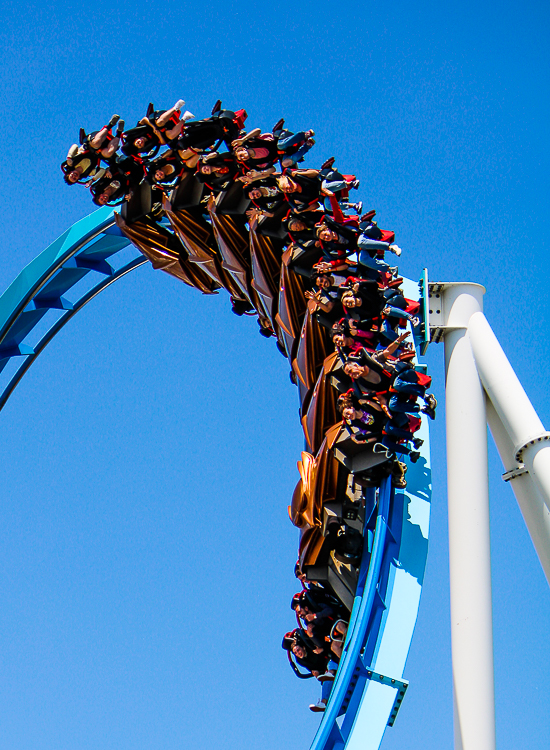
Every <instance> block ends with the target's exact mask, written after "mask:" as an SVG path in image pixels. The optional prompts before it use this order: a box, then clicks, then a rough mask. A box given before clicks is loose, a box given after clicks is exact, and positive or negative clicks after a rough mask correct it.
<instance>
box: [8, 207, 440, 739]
mask: <svg viewBox="0 0 550 750" xmlns="http://www.w3.org/2000/svg"><path fill="white" fill-rule="evenodd" d="M144 263H147V259H146V258H145V257H144V256H143V255H142V254H141V253H139V252H138V251H137V250H136V249H135V248H134V247H133V245H131V243H130V242H129V240H128V239H127V238H126V237H124V236H123V235H122V234H121V232H120V230H119V229H118V228H117V227H116V225H115V223H114V214H113V211H112V209H109V208H102V209H100V210H99V211H96V212H95V213H93V214H91V215H90V216H87V217H86V218H84V219H82V220H81V221H79V222H77V223H76V224H74V225H73V226H72V227H71V228H70V229H68V230H67V231H66V232H65V233H64V234H63V235H62V236H61V237H59V238H58V239H57V240H56V241H55V242H53V243H52V244H51V245H50V246H49V247H48V248H46V250H44V251H43V252H42V253H41V254H40V255H38V256H37V257H36V258H35V259H34V260H33V261H31V263H29V265H28V266H26V267H25V268H24V269H23V270H22V271H21V273H20V274H19V276H18V277H17V278H16V279H15V280H14V281H13V283H12V284H11V285H10V286H9V287H8V289H7V290H6V291H5V292H4V294H3V295H2V296H1V297H0V374H1V373H4V372H5V371H7V370H6V368H7V367H8V365H10V364H11V365H12V369H13V370H14V371H13V373H12V374H11V375H10V377H9V378H8V379H7V381H6V382H5V384H4V385H2V386H0V409H2V408H3V407H4V405H5V403H6V401H7V400H8V398H9V397H10V395H11V393H12V392H13V390H14V389H15V387H16V386H17V384H18V383H19V382H20V380H21V378H22V377H23V375H24V374H25V373H26V372H27V370H28V369H29V367H30V366H31V365H32V363H33V362H34V361H35V360H36V358H37V357H38V355H39V354H40V352H42V351H43V350H44V348H45V346H46V345H47V344H48V343H49V342H50V341H51V340H52V338H53V337H54V336H55V335H56V334H57V333H58V332H59V331H60V330H61V329H62V328H63V327H64V326H65V324H66V323H68V321H69V320H70V319H71V318H72V317H73V316H74V315H75V314H76V313H77V312H78V311H79V310H81V309H82V308H83V307H84V305H86V304H87V303H88V302H89V301H90V300H92V299H93V298H94V297H95V296H96V295H98V294H99V293H100V292H102V291H103V290H104V289H106V288H107V287H109V286H110V285H111V284H112V283H114V282H115V281H117V280H118V279H120V278H122V277H123V276H125V275H126V274H127V273H129V272H130V271H132V270H134V269H136V268H138V267H139V266H141V265H143V264H144ZM83 280H84V281H85V282H86V283H85V284H82V283H81V282H83ZM414 287H415V285H414V283H413V282H411V281H406V282H405V293H406V294H407V296H408V297H411V298H412V297H414V296H415V294H416V290H415V288H414ZM68 293H70V294H71V295H72V299H68V298H67V297H65V295H66V294H68ZM51 311H56V313H57V317H54V319H51V320H48V321H47V322H46V316H47V314H48V313H51ZM45 322H46V325H44V323H45ZM33 335H34V339H36V340H33ZM419 436H420V437H422V438H423V440H424V446H423V448H422V457H421V459H420V460H419V461H418V462H417V463H416V464H414V465H409V467H408V474H407V480H408V484H407V488H406V489H405V490H404V491H395V490H393V489H392V486H391V480H390V479H389V478H388V479H387V480H385V481H384V482H383V483H382V485H381V487H380V488H379V490H370V491H369V493H368V497H367V511H368V513H370V518H369V519H368V521H367V523H366V524H365V544H364V552H363V559H362V562H361V566H360V573H359V583H358V587H357V592H356V596H355V601H354V606H353V610H352V614H351V618H350V623H349V628H348V634H347V638H346V643H345V645H344V649H343V654H342V659H341V661H340V666H339V669H338V673H337V675H336V679H335V681H334V685H333V689H332V692H331V695H330V699H329V702H328V704H327V708H326V711H325V713H324V714H323V718H322V721H321V724H320V726H319V729H318V731H317V733H316V735H315V738H314V740H313V744H312V746H311V750H333V749H334V750H340V749H341V748H346V750H359V749H360V750H376V749H377V748H378V747H379V746H380V743H381V741H382V738H383V736H384V732H385V730H386V727H387V726H388V725H389V726H391V725H392V724H393V721H394V720H395V717H396V714H397V711H398V709H399V706H400V704H401V701H402V699H403V696H404V694H405V691H406V689H407V683H406V682H405V681H404V680H403V678H402V674H403V670H404V667H405V662H406V658H407V654H408V650H409V646H410V642H411V639H412V634H413V630H414V625H415V622H416V617H417V613H418V606H419V601H420V592H421V588H422V581H423V575H424V567H425V562H426V556H427V545H428V529H429V511H430V499H431V475H430V464H429V456H430V453H429V430H428V426H427V424H425V420H424V421H423V424H422V427H421V431H420V433H419Z"/></svg>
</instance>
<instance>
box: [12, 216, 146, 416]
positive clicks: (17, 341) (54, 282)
mask: <svg viewBox="0 0 550 750" xmlns="http://www.w3.org/2000/svg"><path fill="white" fill-rule="evenodd" d="M123 251H124V253H123ZM129 251H130V252H129ZM123 254H124V256H127V255H130V257H129V258H128V257H124V259H123V261H122V263H121V264H119V265H118V267H117V265H115V264H113V261H115V260H117V256H121V255H123ZM144 263H147V259H146V258H145V257H144V256H143V255H142V254H141V253H138V251H137V250H135V248H134V247H133V245H131V243H130V242H129V240H128V239H127V238H126V237H124V236H123V235H122V233H121V232H120V230H119V229H118V227H116V226H115V222H114V214H113V210H112V209H109V208H101V209H99V211H95V212H94V213H93V214H91V215H90V216H86V217H85V218H84V219H81V220H80V221H78V222H77V223H76V224H74V225H73V226H72V227H70V229H68V230H67V231H66V232H64V233H63V234H62V235H61V237H59V238H58V239H57V240H55V242H52V244H51V245H50V246H49V247H47V248H46V249H45V250H44V251H43V252H42V253H40V255H38V256H37V257H36V258H35V259H34V260H33V261H31V262H30V263H29V265H28V266H26V267H25V268H24V269H23V270H22V271H21V273H20V274H19V276H18V277H17V278H16V279H15V280H14V281H13V283H12V284H11V285H10V286H9V287H8V289H6V291H5V292H4V294H3V295H2V296H1V297H0V373H2V372H3V371H4V370H5V368H6V367H7V366H8V365H9V364H10V363H12V362H15V363H16V366H15V368H14V369H15V372H14V373H13V374H12V375H11V377H10V378H9V380H8V381H7V383H5V384H4V385H3V387H2V390H1V391H0V409H2V408H3V407H4V405H5V404H6V401H7V400H8V398H9V397H10V395H11V394H12V393H13V391H14V389H15V387H16V386H17V384H18V383H19V381H20V380H21V378H22V377H23V375H24V374H25V373H26V372H27V370H28V369H29V367H30V366H31V365H32V363H33V362H34V361H35V359H36V358H37V357H38V355H39V354H40V352H42V351H43V350H44V348H45V347H46V345H47V344H48V343H49V342H50V341H51V340H52V338H53V337H54V336H55V335H56V334H57V333H58V332H59V331H60V330H61V329H62V328H63V326H64V325H65V324H66V323H68V322H69V320H70V319H71V318H72V317H73V316H74V315H76V313H77V312H78V311H79V310H81V309H82V308H83V307H84V305H86V304H87V303H88V302H89V301H90V300H92V299H93V298H94V297H95V296H97V295H98V294H99V293H100V292H102V291H103V290H104V289H107V287H109V286H110V285H111V284H113V283H114V282H115V281H117V280H118V279H120V278H122V277H123V276H125V275H126V274H127V273H129V272H130V271H133V270H134V269H135V268H139V266H141V265H143V264H144ZM84 280H85V281H84ZM81 282H84V283H81ZM86 282H88V283H86ZM76 285H78V287H77V288H76V289H74V287H76ZM70 290H74V293H73V299H72V300H69V299H67V298H66V297H65V296H64V295H65V294H67V293H68V292H70ZM50 311H58V315H57V316H55V317H54V318H53V319H52V320H51V321H47V324H46V325H43V324H44V323H45V322H46V321H45V316H46V315H47V314H48V313H49V312H50ZM39 329H40V330H39ZM36 333H38V335H36ZM33 334H35V336H34V338H35V339H37V340H36V341H33V342H32V344H31V343H29V340H30V339H31V338H32V336H33Z"/></svg>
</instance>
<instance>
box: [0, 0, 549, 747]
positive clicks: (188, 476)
mask: <svg viewBox="0 0 550 750" xmlns="http://www.w3.org/2000/svg"><path fill="white" fill-rule="evenodd" d="M0 13H1V18H0V20H1V21H2V23H1V24H0V39H1V45H0V65H1V69H2V71H3V76H2V80H1V82H0V95H1V101H2V102H3V104H4V108H3V110H4V123H3V129H2V146H3V148H2V154H3V156H2V159H1V160H0V162H1V163H0V191H1V192H0V201H1V205H2V216H3V222H2V226H1V230H0V231H1V243H2V254H1V258H0V284H1V286H2V288H5V287H6V286H7V285H8V284H9V283H10V282H11V280H12V279H13V278H14V276H15V275H16V274H17V273H18V272H19V270H20V269H21V268H22V267H23V266H24V265H25V264H26V263H27V262H29V261H30V260H31V259H32V258H33V257H34V256H35V255H36V254H37V253H38V252H39V251H40V250H42V249H43V248H44V247H45V246H46V245H47V244H48V243H49V242H50V241H52V240H53V239H55V237H57V236H58V235H59V234H60V233H61V232H62V231H64V229H66V228H67V227H68V226H69V225H70V224H72V223H73V222H74V221H76V220H77V219H78V218H80V217H81V216H83V215H85V214H86V213H89V212H90V210H91V208H92V205H91V203H90V202H89V199H88V196H87V195H86V192H85V190H83V189H79V188H77V187H75V188H68V187H67V186H65V184H64V183H63V181H62V179H61V173H60V171H59V163H60V162H61V161H62V159H63V158H64V156H65V154H66V150H67V148H68V146H69V145H70V144H71V143H72V142H73V141H74V140H75V138H76V134H77V132H78V128H79V127H80V126H84V127H86V128H88V129H92V128H94V127H96V126H98V125H101V124H102V123H104V122H105V121H106V120H107V119H108V118H109V117H110V115H111V114H112V113H113V112H118V113H119V114H121V115H122V116H124V117H125V118H126V120H127V122H129V123H133V122H135V121H136V120H137V119H138V117H140V116H141V115H142V114H143V113H144V111H145V109H146V107H147V103H148V102H149V101H150V100H152V101H154V102H155V104H157V105H158V106H159V107H161V106H165V105H171V104H173V103H174V102H175V101H176V100H177V99H178V98H180V97H182V98H184V99H185V100H186V102H187V107H188V108H189V109H190V110H191V111H192V112H194V113H195V114H196V115H207V114H208V113H209V111H210V109H211V107H212V105H213V103H214V102H215V100H216V99H217V98H218V97H219V98H222V99H223V102H224V105H225V106H227V107H230V108H239V107H241V106H244V107H246V109H247V110H248V112H249V114H250V118H249V123H250V124H251V126H253V125H256V124H258V125H260V126H262V127H264V128H266V129H271V127H272V126H273V124H274V123H275V122H276V121H277V120H278V118H279V117H280V116H281V115H283V116H285V117H286V120H287V123H288V125H289V126H290V127H292V128H295V129H302V128H304V129H307V128H312V129H314V130H315V132H316V140H317V145H316V146H315V149H314V150H313V151H312V152H311V155H310V158H309V162H308V163H309V164H312V165H316V164H318V163H320V162H321V161H322V160H324V159H325V158H327V157H328V156H331V155H335V156H336V157H337V164H338V166H340V168H342V169H343V170H344V171H345V172H353V173H355V174H356V175H357V176H358V177H359V178H360V179H361V189H360V197H361V198H362V199H363V201H364V203H365V206H366V208H370V207H373V208H376V209H377V211H378V218H379V220H380V225H381V226H382V227H384V228H388V229H394V230H395V231H396V233H397V241H398V243H399V245H400V246H401V247H402V248H403V256H402V258H401V263H400V267H401V269H402V271H403V272H404V273H406V274H407V275H409V276H410V277H411V278H418V277H419V275H420V272H421V269H422V267H423V266H427V267H428V269H429V273H430V278H432V279H434V280H435V279H438V280H471V281H477V282H480V283H482V284H484V285H485V286H486V287H487V295H486V313H487V315H488V318H489V320H490V322H491V324H492V326H493V328H494V330H495V332H496V334H497V336H498V337H499V339H500V341H501V343H502V345H503V347H504V349H505V351H506V353H507V354H508V356H509V358H510V360H511V362H512V364H513V366H514V367H515V369H516V371H517V373H518V375H519V377H520V379H521V380H522V382H523V384H524V386H525V388H526V390H527V392H528V394H529V396H530V397H531V399H532V401H533V403H534V405H535V406H536V408H537V410H538V411H539V414H540V415H541V418H542V419H543V421H544V422H545V424H546V426H548V424H549V422H550V420H549V403H548V389H547V383H546V377H545V375H546V373H547V371H548V367H549V364H550V355H549V354H548V351H547V350H548V347H547V345H546V337H545V327H546V324H547V321H548V320H549V317H550V315H549V309H548V294H547V278H548V272H549V261H548V249H549V248H548V244H549V243H548V235H549V226H548V216H549V212H548V207H547V196H548V193H549V190H548V188H549V185H548V181H549V180H548V173H549V169H548V167H549V149H548V135H547V133H548V127H547V123H548V119H549V105H548V101H549V98H548V83H549V81H548V78H549V70H550V66H549V59H548V58H549V52H548V45H547V43H546V40H547V39H548V32H549V28H548V27H549V18H550V16H549V12H548V7H547V5H546V4H545V3H542V2H526V3H525V2H524V3H518V2H501V3H498V4H497V3H495V2H487V1H486V0H485V1H484V0H481V2H476V3H474V2H470V1H468V0H467V1H465V2H462V3H460V4H441V3H436V2H422V1H421V2H417V3H414V4H413V3H410V2H402V1H400V2H388V3H385V4H382V3H356V2H343V3H338V4H335V3H330V4H329V3H328V2H316V3H313V2H309V1H306V2H302V3H300V4H296V3H292V4H291V3H289V2H286V1H283V2H279V3H277V4H274V5H272V4H264V3H256V4H254V3H251V2H249V1H248V0H244V2H242V3H240V4H238V5H237V6H234V5H230V4H226V3H219V2H217V1H214V2H211V3H209V4H208V5H203V4H190V3H188V2H178V3H176V2H173V1H172V0H165V2H162V3H161V2H158V1H157V0H150V2H147V3H143V2H142V3H137V4H136V3H130V2H127V1H126V0H122V1H121V2H118V3H116V4H114V3H106V2H102V1H100V2H95V3H94V4H93V5H89V4H86V5H85V4H83V3H66V4H64V6H63V8H60V7H55V8H54V7H52V5H51V4H42V3H26V2H19V3H15V2H2V3H1V4H0ZM442 354H443V352H442V348H441V347H437V346H433V347H431V348H430V350H429V353H428V357H427V360H428V363H429V365H430V368H431V372H432V374H433V375H434V379H435V392H436V394H437V396H438V398H439V399H440V400H441V402H443V400H444V392H443V389H444V383H443V363H442ZM297 406H298V404H297V396H296V393H295V390H294V388H293V386H291V384H290V381H289V380H288V365H287V363H286V362H285V360H284V359H283V358H282V357H281V356H280V355H279V354H278V352H277V351H276V350H275V347H274V346H273V345H272V343H271V342H269V341H266V340H265V339H263V338H261V337H260V336H258V334H257V331H256V324H255V323H254V321H251V320H242V319H238V318H236V317H235V316H234V315H232V314H231V312H230V310H229V304H228V301H227V300H224V299H222V298H221V296H220V297H209V298H205V297H202V296H200V295H198V294H194V293H193V291H192V290H188V289H187V288H184V287H183V285H181V284H178V283H177V282H176V281H175V280H174V279H171V278H169V277H167V276H165V275H164V274H161V273H160V272H154V271H153V270H152V269H151V268H149V267H147V268H145V269H140V270H139V271H137V272H135V273H134V274H131V275H130V276H128V277H126V278H125V279H124V280H123V281H121V282H120V283H118V284H116V285H114V286H113V287H112V288H110V289H109V290H108V291H107V292H105V293H104V294H103V295H101V296H100V297H98V298H97V299H96V300H94V301H93V302H92V303H91V304H90V305H89V306H88V307H87V308H86V309H85V310H84V311H83V312H82V313H80V314H79V315H78V316H77V317H76V318H75V319H74V320H73V321H72V322H71V324H70V325H68V326H67V327H66V328H65V329H64V330H63V331H62V333H61V334H60V335H59V336H58V337H57V338H56V339H55V340H54V342H52V343H51V344H50V345H49V347H48V348H47V349H46V351H45V352H44V353H43V354H42V355H41V357H40V358H39V360H38V361H37V363H36V364H35V365H34V366H33V368H31V370H30V371H29V373H28V374H27V376H26V377H25V379H24V380H23V381H22V383H21V385H20V386H19V388H18V390H17V391H16V392H15V394H14V396H13V397H12V399H11V400H10V402H9V404H8V406H7V407H6V408H5V409H4V411H3V412H2V415H1V417H2V435H3V440H2V441H1V446H0V462H1V465H2V469H3V471H2V478H3V490H4V491H3V492H2V514H1V517H2V544H1V545H0V570H1V575H0V602H1V607H0V748H6V750H31V749H32V750H69V748H70V749H71V750H74V748H78V750H88V749H89V750H97V749H98V748H101V749H102V750H111V748H112V749H113V750H114V749H115V748H116V750H175V748H181V747H202V748H218V747H220V746H222V747H225V748H231V749H232V748H237V747H238V748H241V747H252V748H256V747H258V748H260V747H261V748H262V750H271V749H272V748H273V749H275V748H277V749H278V748H280V747H289V748H294V747H295V748H305V747H307V746H308V743H309V741H310V739H311V737H312V736H313V733H314V731H315V727H316V725H317V723H318V717H315V716H314V715H312V714H310V712H309V711H308V710H307V704H308V703H309V702H310V701H311V700H312V699H313V698H315V697H316V693H317V691H316V688H315V686H312V685H311V684H310V683H308V682H306V683H304V682H299V681H298V680H296V679H295V678H294V677H293V675H292V673H291V671H290V669H289V668H288V666H287V664H286V658H285V657H284V654H283V652H282V651H281V649H280V639H281V636H282V634H283V633H284V632H285V631H286V630H288V629H290V628H292V624H293V621H292V617H291V611H290V608H289V600H290V597H291V595H292V593H293V592H294V591H295V584H294V579H293V575H292V567H293V562H294V559H295V553H296V546H297V533H296V532H295V530H294V528H293V527H292V526H291V524H290V522H289V521H288V517H287V513H286V506H287V504H288V502H289V500H290V497H291V493H292V490H293V488H294V485H295V483H296V481H297V478H298V475H297V471H296V468H295V462H296V460H298V458H299V453H300V450H301V448H302V437H301V432H300V428H299V424H298V420H297ZM444 441H445V435H444V420H443V410H441V412H440V416H439V418H438V420H437V421H436V423H435V424H434V429H433V446H434V449H433V452H434V455H433V466H434V495H433V515H432V531H431V542H430V553H429V559H428V570H427V575H426V578H425V587H424V593H423V599H422V603H421V610H420V617H419V621H418V627H417V631H416V634H415V639H414V641H413V646H412V649H411V654H410V658H409V662H408V665H407V669H406V672H405V676H406V677H407V679H409V680H410V682H411V687H410V689H409V691H408V693H407V697H406V699H405V701H404V703H403V706H402V709H401V713H400V715H399V717H398V720H397V722H396V724H395V726H394V728H392V729H390V730H388V733H387V736H386V739H385V741H384V744H383V747H384V748H386V749H387V750H397V748H399V750H402V748H409V749H410V750H417V748H422V750H439V749H440V748H441V747H448V746H450V745H451V743H452V698H451V672H450V638H449V608H448V559H447V528H446V507H445V503H446V496H445V453H444V447H445V446H444ZM490 468H491V485H492V493H493V494H492V539H493V568H494V590H493V595H494V605H495V615H494V620H495V659H496V675H497V727H498V743H499V748H500V750H512V748H514V750H515V748H517V747H537V748H542V747H548V746H549V744H550V729H549V725H548V717H547V710H546V709H547V690H546V680H547V674H548V671H549V668H550V650H549V648H548V635H547V630H548V628H547V623H548V621H549V616H550V597H549V596H548V588H547V585H546V583H545V580H544V576H543V574H542V571H541V569H540V566H539V565H538V562H537V559H536V556H535V553H534V551H533V549H532V546H531V544H530V541H529V538H528V535H527V532H526V530H525V529H524V527H523V524H522V520H521V516H520V513H519V511H518V509H517V506H516V504H515V500H514V498H513V495H512V493H511V490H510V488H509V487H507V486H506V485H504V483H503V482H502V481H501V480H500V474H501V472H502V468H501V466H500V465H499V463H498V460H497V458H496V456H495V452H494V450H492V453H491V467H490ZM465 470H467V467H465ZM472 679H475V676H474V675H473V676H472Z"/></svg>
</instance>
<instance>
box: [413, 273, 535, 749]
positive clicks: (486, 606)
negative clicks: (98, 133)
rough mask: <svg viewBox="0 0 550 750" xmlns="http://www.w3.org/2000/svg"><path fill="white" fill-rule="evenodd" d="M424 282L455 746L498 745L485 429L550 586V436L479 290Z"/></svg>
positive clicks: (465, 283) (461, 285) (471, 286)
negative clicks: (443, 499) (439, 368)
mask: <svg viewBox="0 0 550 750" xmlns="http://www.w3.org/2000/svg"><path fill="white" fill-rule="evenodd" d="M426 281H427V279H426ZM427 286H428V292H429V296H428V315H429V328H430V338H431V340H432V341H441V340H442V339H443V341H444V343H445V365H446V390H445V393H446V411H447V413H446V430H447V482H448V503H449V566H450V596H451V641H452V662H453V686H454V716H455V749H456V750H495V749H496V737H495V698H494V668H493V633H492V599H491V554H490V536H489V492H488V465H487V428H486V425H487V423H488V424H489V427H490V429H491V433H492V435H493V438H494V440H495V443H496V445H497V449H498V451H499V454H500V456H501V458H502V461H503V463H504V467H505V469H506V471H505V473H504V475H503V479H504V480H505V481H509V482H510V483H511V484H512V488H513V490H514V493H515V495H516V499H517V501H518V504H519V506H520V509H521V512H522V515H523V518H524V520H525V523H526V525H527V528H528V530H529V533H530V535H531V539H532V541H533V544H534V546H535V549H536V552H537V555H538V557H539V560H540V562H541V565H542V567H543V569H544V572H545V575H546V577H547V580H548V581H549V582H550V510H549V508H550V434H549V433H548V432H546V431H545V430H544V427H543V425H542V422H541V421H540V419H539V417H538V415H537V413H536V412H535V410H534V408H533V406H532V405H531V402H530V401H529V399H528V397H527V395H526V393H525V391H524V389H523V388H522V386H521V383H520V382H519V380H518V378H517V376H516V374H515V373H514V371H513V369H512V366H511V365H510V363H509V362H508V359H507V358H506V355H505V354H504V351H503V350H502V347H501V346H500V344H499V343H498V341H497V339H496V337H495V335H494V333H493V331H492V330H491V327H490V326H489V323H488V322H487V319H486V318H485V316H484V315H483V312H482V310H483V294H484V293H485V289H484V288H483V287H482V286H481V285H479V284H473V283H468V282H464V283H462V282H461V283H447V282H438V283H432V284H428V285H427ZM473 675H475V678H474V679H472V676H473Z"/></svg>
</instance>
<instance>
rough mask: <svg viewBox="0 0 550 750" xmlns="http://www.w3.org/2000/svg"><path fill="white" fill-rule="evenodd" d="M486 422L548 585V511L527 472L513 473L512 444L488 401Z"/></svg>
mask: <svg viewBox="0 0 550 750" xmlns="http://www.w3.org/2000/svg"><path fill="white" fill-rule="evenodd" d="M487 422H488V423H489V427H490V429H491V434H492V436H493V440H494V441H495V444H496V446H497V450H498V452H499V455H500V458H501V459H502V463H503V464H504V468H505V469H506V472H507V474H508V476H509V477H510V478H509V480H508V481H509V483H510V485H511V487H512V490H513V491H514V495H515V496H516V500H517V501H518V505H519V507H520V510H521V514H522V516H523V520H524V521H525V525H526V526H527V529H528V531H529V534H530V536H531V541H532V542H533V545H534V547H535V550H536V552H537V555H538V558H539V560H540V564H541V565H542V569H543V570H544V574H545V576H546V580H547V581H548V583H550V511H549V510H548V508H547V507H546V505H545V503H544V501H543V499H542V497H541V495H540V493H539V491H538V489H537V486H536V484H535V483H534V482H533V478H532V477H531V475H530V474H529V472H527V471H525V470H524V471H523V472H521V471H517V461H516V460H515V449H514V444H513V443H512V441H511V440H510V438H509V436H508V435H507V433H506V430H505V429H504V425H503V424H502V422H501V421H500V418H499V416H498V414H497V412H496V410H495V407H494V406H493V405H492V403H491V402H490V401H489V400H487Z"/></svg>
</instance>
